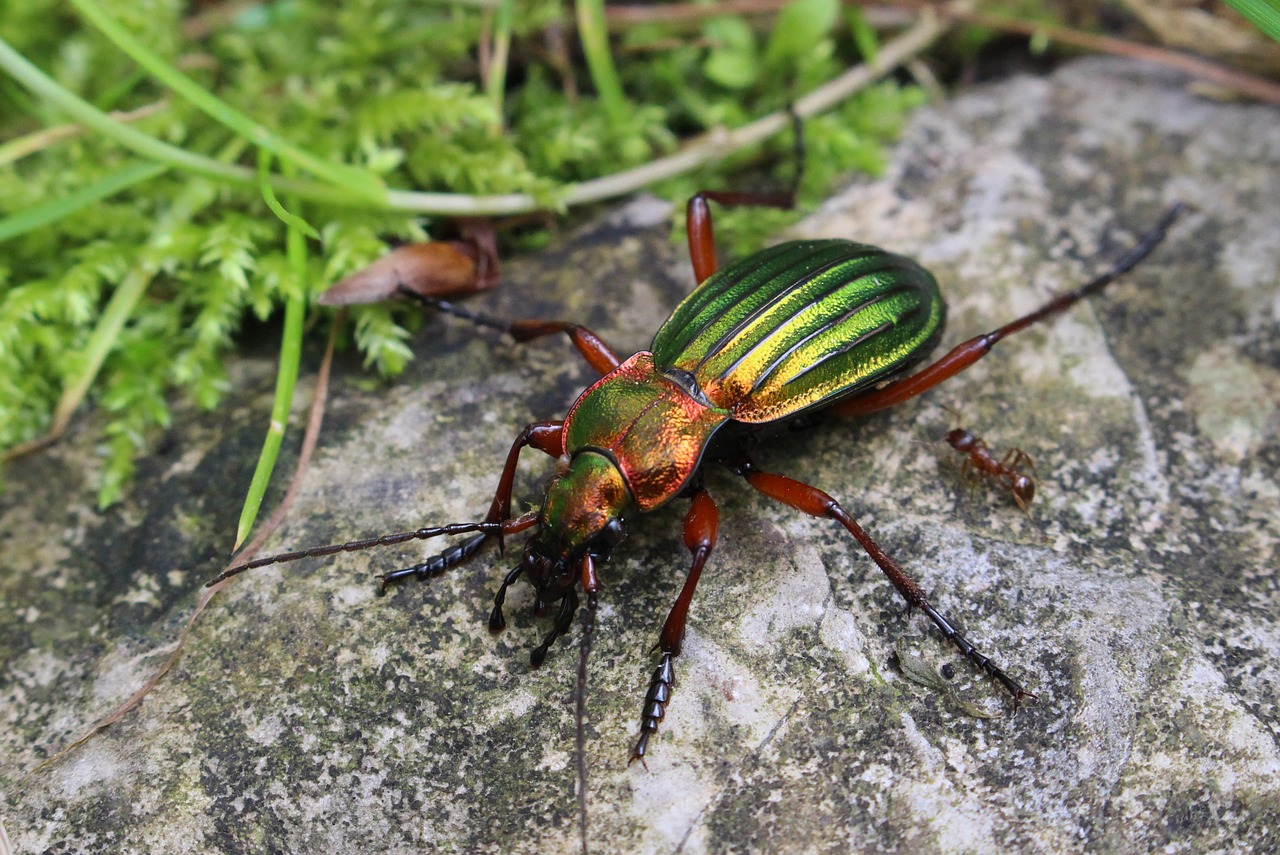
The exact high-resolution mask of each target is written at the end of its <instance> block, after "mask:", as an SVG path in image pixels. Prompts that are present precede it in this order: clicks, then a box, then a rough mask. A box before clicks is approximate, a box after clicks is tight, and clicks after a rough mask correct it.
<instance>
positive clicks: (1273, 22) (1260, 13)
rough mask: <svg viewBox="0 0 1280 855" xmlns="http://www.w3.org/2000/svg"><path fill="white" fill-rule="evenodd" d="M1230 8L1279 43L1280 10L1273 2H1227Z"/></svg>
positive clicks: (1272, 0)
mask: <svg viewBox="0 0 1280 855" xmlns="http://www.w3.org/2000/svg"><path fill="white" fill-rule="evenodd" d="M1227 2H1228V3H1230V4H1231V7H1232V8H1233V9H1235V10H1236V11H1237V12H1239V13H1240V14H1241V15H1244V16H1245V17H1246V18H1248V19H1249V21H1250V22H1251V23H1252V24H1253V25H1254V26H1255V27H1257V28H1258V29H1259V30H1262V32H1263V33H1265V34H1266V35H1268V36H1270V37H1271V38H1273V39H1275V40H1276V41H1278V42H1280V8H1277V7H1276V3H1275V0H1271V2H1267V0H1227Z"/></svg>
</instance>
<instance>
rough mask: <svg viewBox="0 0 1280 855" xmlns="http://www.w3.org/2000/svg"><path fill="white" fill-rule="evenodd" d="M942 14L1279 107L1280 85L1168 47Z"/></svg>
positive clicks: (961, 12) (983, 16) (972, 14)
mask: <svg viewBox="0 0 1280 855" xmlns="http://www.w3.org/2000/svg"><path fill="white" fill-rule="evenodd" d="M926 8H928V7H926ZM940 12H941V14H942V16H943V17H945V18H948V19H950V20H952V21H963V22H965V23H968V24H978V25H979V26H983V27H990V28H991V29H993V30H1000V31H1001V32H1006V33H1018V34H1020V35H1025V36H1043V37H1044V38H1047V39H1049V40H1050V41H1055V42H1061V43H1062V44H1066V45H1072V46H1074V47H1079V48H1084V49H1085V50H1091V51H1097V52H1098V53H1108V54H1113V55H1115V56H1127V57H1132V58H1134V59H1145V60H1147V61H1148V62H1155V63H1159V64H1160V65H1166V66H1169V67H1170V68H1176V69H1178V70H1179V71H1185V72H1186V73H1187V74H1190V75H1191V76H1192V77H1195V78H1198V79H1200V80H1207V81H1210V82H1212V83H1216V84H1218V85H1220V86H1225V87H1227V88H1229V89H1233V90H1235V91H1236V92H1239V93H1241V94H1243V95H1248V96H1249V97H1250V98H1256V99H1257V100H1259V101H1264V102H1266V103H1268V104H1277V105H1280V84H1276V83H1273V82H1271V81H1270V80H1266V79H1264V78H1261V77H1256V76H1254V75H1252V74H1245V73H1244V72H1243V71H1236V70H1234V69H1231V68H1227V67H1225V66H1222V65H1218V64H1217V63H1214V62H1210V61H1209V60H1207V59H1201V58H1200V57H1197V56H1191V55H1189V54H1185V53H1180V52H1178V51H1174V50H1169V49H1168V48H1161V47H1155V46H1154V45H1147V44H1142V43H1141V42H1134V41H1129V40H1128V39H1119V38H1115V37H1114V36H1102V35H1097V34H1095V33H1086V32H1084V31H1082V30H1073V29H1071V28H1070V27H1058V26H1051V25H1045V24H1037V23H1034V22H1032V21H1018V20H1014V19H1012V18H1003V17H1000V16H998V15H990V14H987V13H985V12H977V11H972V10H970V9H966V8H963V7H958V6H947V7H944V8H943V9H941V10H940Z"/></svg>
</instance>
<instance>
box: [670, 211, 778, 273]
mask: <svg viewBox="0 0 1280 855" xmlns="http://www.w3.org/2000/svg"><path fill="white" fill-rule="evenodd" d="M709 201H710V202H719V203H720V204H721V205H728V206H731V207H732V206H736V205H760V206H762V207H766V208H790V207H791V206H792V205H794V204H795V202H796V199H795V194H794V193H739V192H735V191H732V190H699V191H698V192H697V193H695V194H694V196H693V198H691V199H690V200H689V204H688V205H687V206H686V207H685V232H686V233H687V234H688V235H689V260H690V261H692V262H693V277H694V279H696V280H697V281H698V284H699V285H701V284H702V283H703V282H704V281H706V278H707V277H708V276H710V275H711V274H712V273H715V272H716V267H717V266H718V265H717V262H716V236H715V232H714V230H713V229H712V227H711V207H710V206H709V205H708V204H707V202H709Z"/></svg>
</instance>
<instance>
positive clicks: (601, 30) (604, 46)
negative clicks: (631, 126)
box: [574, 0, 629, 125]
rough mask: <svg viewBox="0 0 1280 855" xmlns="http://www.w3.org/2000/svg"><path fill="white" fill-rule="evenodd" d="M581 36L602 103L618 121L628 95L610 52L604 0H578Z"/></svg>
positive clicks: (615, 122) (623, 117)
mask: <svg viewBox="0 0 1280 855" xmlns="http://www.w3.org/2000/svg"><path fill="white" fill-rule="evenodd" d="M574 5H575V6H576V7H577V13H578V38H579V39H581V40H582V53H583V56H584V57H585V58H586V60H587V71H588V73H590V75H591V82H592V84H593V85H594V86H595V87H596V94H597V95H598V96H600V104H601V106H603V107H604V114H605V116H607V117H608V119H609V122H610V124H613V125H619V124H621V123H622V122H624V121H625V120H626V118H627V111H628V109H629V107H628V106H627V96H626V95H625V94H624V93H623V91H622V83H621V81H619V80H618V70H617V69H616V68H614V65H613V55H612V54H610V53H609V33H608V30H606V29H605V25H604V3H603V2H602V0H577V3H576V4H574Z"/></svg>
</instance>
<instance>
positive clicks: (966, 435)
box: [942, 427, 1036, 514]
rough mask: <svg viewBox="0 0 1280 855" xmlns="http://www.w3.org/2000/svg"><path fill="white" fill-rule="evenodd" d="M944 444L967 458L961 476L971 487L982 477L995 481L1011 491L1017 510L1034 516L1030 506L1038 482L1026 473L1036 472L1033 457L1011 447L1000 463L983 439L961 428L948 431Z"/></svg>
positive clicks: (944, 437)
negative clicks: (1027, 471) (1028, 471)
mask: <svg viewBox="0 0 1280 855" xmlns="http://www.w3.org/2000/svg"><path fill="white" fill-rule="evenodd" d="M942 441H943V442H945V443H947V445H950V446H951V447H952V448H954V449H955V450H956V451H958V452H960V453H961V454H963V455H965V459H964V463H963V464H962V466H961V469H960V475H961V477H962V478H964V480H965V481H966V482H968V484H969V485H970V486H974V485H976V484H977V483H978V482H979V481H981V480H982V479H983V478H986V479H988V480H991V481H994V482H995V483H997V484H1000V485H1002V486H1003V487H1004V488H1005V489H1006V490H1008V491H1009V494H1010V495H1011V496H1013V500H1014V501H1015V502H1017V503H1018V507H1020V508H1022V510H1023V511H1026V512H1027V513H1028V514H1029V513H1031V511H1030V507H1031V503H1032V502H1033V501H1034V500H1035V497H1036V482H1035V479H1034V478H1032V477H1031V476H1030V475H1028V474H1027V473H1026V472H1024V471H1023V470H1024V469H1030V470H1031V471H1032V472H1035V471H1036V464H1035V461H1034V460H1032V459H1031V455H1030V454H1027V453H1026V452H1025V451H1023V450H1022V449H1021V448H1011V449H1009V450H1008V451H1006V452H1005V455H1004V457H1001V458H1000V459H999V460H997V459H996V456H995V455H994V454H992V453H991V448H990V447H989V446H988V445H987V443H986V441H984V440H983V438H982V437H980V436H978V435H977V434H975V433H974V432H973V431H971V430H969V429H967V428H962V427H958V428H952V429H951V430H949V431H947V433H946V435H945V436H943V437H942Z"/></svg>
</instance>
